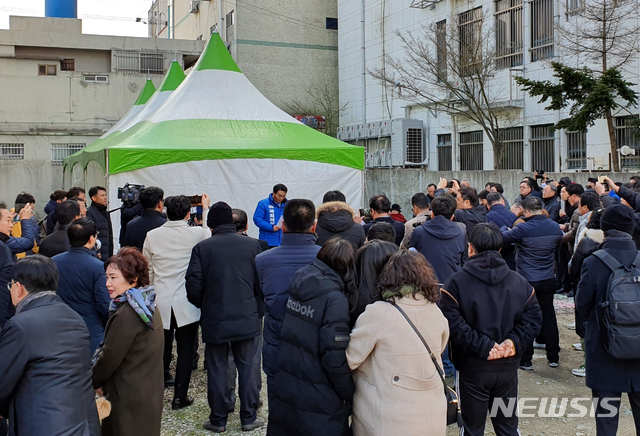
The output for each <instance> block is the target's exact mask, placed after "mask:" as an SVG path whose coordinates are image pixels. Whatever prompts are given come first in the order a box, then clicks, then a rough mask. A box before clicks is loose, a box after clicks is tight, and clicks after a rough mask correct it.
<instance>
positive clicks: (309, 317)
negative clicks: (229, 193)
mask: <svg viewBox="0 0 640 436" xmlns="http://www.w3.org/2000/svg"><path fill="white" fill-rule="evenodd" d="M538 182H540V183H538ZM87 197H88V198H89V199H90V200H91V205H90V206H89V207H86V202H87ZM287 197H288V188H287V187H286V186H285V185H282V184H277V185H275V186H274V188H273V192H272V193H271V194H270V195H269V197H268V198H266V199H264V200H262V201H261V202H259V203H258V205H257V207H256V209H255V211H254V213H253V223H254V224H255V226H256V227H257V228H258V229H259V237H258V238H257V239H255V238H252V237H249V236H248V235H247V231H248V229H249V225H250V224H249V218H248V215H247V212H246V211H243V210H241V209H233V208H232V207H231V206H230V205H229V204H227V203H224V202H217V203H214V204H211V199H210V198H209V196H207V195H206V194H203V195H202V196H201V203H200V204H198V205H196V204H193V200H192V199H190V198H189V197H186V196H184V195H178V196H171V197H167V198H165V196H164V191H163V190H162V189H161V188H160V187H146V188H144V189H142V191H141V192H140V195H139V202H138V203H136V204H134V205H128V207H127V208H126V211H125V209H124V208H123V213H122V221H121V223H122V224H123V225H122V229H121V232H120V234H119V242H120V244H119V245H120V246H121V247H122V248H120V249H119V250H118V251H117V252H116V250H115V246H116V244H115V243H114V234H113V226H112V224H111V218H110V213H109V210H108V209H107V191H106V189H105V188H103V187H100V186H95V187H91V188H90V189H89V190H88V195H87V194H86V193H85V190H84V189H83V188H80V187H76V188H72V189H71V190H69V191H66V192H65V191H55V192H54V193H53V194H51V197H50V201H49V203H48V204H47V205H46V207H45V209H44V210H45V213H46V218H44V219H42V220H41V222H38V221H37V220H36V218H35V216H34V209H35V199H34V198H33V196H31V195H30V194H28V193H21V194H20V195H18V197H17V198H16V200H15V203H14V206H13V207H12V208H9V207H7V206H6V205H4V204H0V328H1V329H2V330H1V333H0V417H2V418H0V434H3V435H4V434H6V432H8V434H9V435H15V436H32V435H33V436H35V435H38V436H39V435H45V434H46V435H53V436H55V435H60V436H62V435H65V436H73V435H78V436H80V435H82V436H87V435H98V434H102V435H113V436H129V435H131V436H139V435H149V436H159V435H160V429H161V419H162V410H163V398H164V394H165V389H167V388H171V387H172V388H173V401H172V403H171V407H172V409H173V410H179V409H183V408H186V407H189V406H191V405H192V404H193V401H194V400H193V399H192V398H191V397H189V384H190V381H191V375H192V371H193V370H194V369H195V368H196V367H197V364H198V361H199V359H200V357H201V356H199V354H198V348H199V347H198V346H199V343H200V338H199V336H200V335H201V338H202V342H203V343H204V344H205V348H204V350H205V351H204V356H202V357H203V358H204V368H205V369H206V374H207V398H208V403H209V404H208V405H209V408H210V415H209V418H208V419H207V421H206V422H204V424H203V427H204V429H207V430H210V431H211V432H214V433H222V432H224V431H226V426H227V419H228V416H229V414H230V413H231V412H232V411H233V410H234V409H235V405H236V404H235V403H236V389H235V387H236V378H237V382H238V394H237V399H239V402H240V408H239V410H240V421H241V426H242V430H244V431H250V430H254V429H257V428H260V427H263V426H265V425H267V434H268V435H271V436H278V435H283V436H292V435H304V436H313V435H336V436H341V435H344V436H346V435H351V434H354V435H356V436H365V435H381V436H382V435H385V436H387V435H391V434H402V435H405V436H409V435H418V434H420V435H424V434H427V435H434V436H443V435H445V433H446V427H447V425H448V424H451V423H453V422H457V423H458V425H460V426H462V432H463V433H464V434H465V435H482V434H484V431H485V423H486V420H487V414H488V411H489V410H494V404H496V402H498V401H501V402H502V404H504V403H505V402H508V401H509V399H515V398H517V397H518V371H519V370H522V371H531V370H535V369H536V368H535V367H534V365H533V355H534V349H535V348H539V349H544V350H545V353H546V358H547V363H548V365H549V367H551V368H559V361H560V357H561V354H560V352H561V349H560V341H559V331H558V323H557V319H556V313H555V309H554V296H555V295H556V294H558V293H563V294H566V295H567V296H568V297H572V298H575V303H576V311H575V324H574V327H573V328H575V330H576V333H577V335H578V336H579V337H580V338H581V343H580V344H575V346H576V347H577V348H580V349H582V350H583V351H584V352H585V364H584V365H582V366H581V367H580V368H576V369H574V370H573V371H572V372H573V374H574V375H576V376H580V377H584V376H586V384H587V386H588V387H589V388H591V389H592V392H593V397H594V401H595V404H596V406H595V407H596V413H595V421H596V428H597V434H598V435H614V434H616V432H617V427H618V416H619V409H620V399H621V395H622V393H627V394H628V396H629V400H630V403H631V408H632V411H633V414H634V418H635V422H636V428H637V431H638V432H640V339H639V338H640V336H639V335H638V331H640V252H639V251H638V249H639V248H640V177H633V178H632V179H631V180H630V181H629V183H619V182H614V181H613V180H611V179H610V178H607V177H602V178H600V179H590V181H589V184H588V185H587V186H582V185H580V184H577V183H573V182H572V181H571V180H570V179H569V178H568V177H563V178H562V179H561V180H560V181H558V182H555V181H551V180H547V179H546V176H544V175H538V174H536V175H535V177H527V178H525V179H523V180H522V182H521V184H520V186H519V195H518V196H517V197H516V198H514V199H512V200H513V201H512V202H511V203H509V201H508V199H507V198H505V196H504V190H503V188H502V186H501V185H500V184H497V183H492V182H489V183H487V184H486V185H485V186H484V189H483V190H482V191H481V192H478V190H477V189H475V188H474V187H472V186H470V184H469V182H468V181H466V180H463V181H458V180H451V181H448V180H445V179H440V180H439V183H437V184H430V185H429V186H428V188H427V192H426V193H422V192H420V193H417V194H415V195H414V196H413V197H412V199H411V205H412V211H411V212H412V216H411V217H410V218H406V217H405V216H404V215H403V214H402V210H401V207H400V206H399V205H398V204H392V203H391V201H390V200H389V198H387V197H386V196H385V195H375V196H373V197H371V199H370V200H369V204H368V206H369V212H368V213H364V214H363V213H362V212H363V210H360V211H358V212H355V211H354V210H353V209H352V208H351V206H349V204H348V202H347V199H346V198H345V196H344V194H342V193H341V192H340V191H328V192H327V193H326V194H325V196H324V198H323V201H322V204H321V205H317V206H316V205H315V204H314V203H313V202H312V201H310V200H308V199H304V198H293V199H288V198H287ZM192 214H193V215H194V216H192ZM174 341H175V343H176V346H175V348H174ZM174 350H175V351H174ZM174 352H175V354H176V356H175V357H176V365H175V373H174V374H175V375H173V374H172V366H171V363H172V360H173V358H174ZM262 371H264V373H265V374H266V381H267V383H266V389H267V399H268V421H267V422H265V420H263V419H262V418H260V417H258V409H259V408H260V407H262V406H263V404H262V401H261V400H260V391H261V389H263V386H262ZM449 377H455V385H456V390H455V392H456V393H455V395H454V394H452V393H451V391H448V388H447V382H446V378H449ZM456 395H457V399H456V398H454V397H455V396H456ZM105 399H106V401H105ZM603 399H606V400H607V403H606V404H602V403H601V402H599V400H603ZM97 404H98V405H99V406H97ZM105 404H107V405H108V407H107V406H105ZM458 405H459V407H458ZM611 407H613V408H614V409H615V412H616V413H615V414H613V415H612V414H611V413H608V414H607V413H604V412H607V411H611V410H612V409H611ZM452 411H453V414H452ZM601 412H602V413H601ZM491 421H492V425H493V428H494V431H495V432H496V434H500V435H514V436H515V435H518V434H519V430H518V417H517V414H514V413H511V414H509V413H508V412H507V411H506V410H503V409H501V408H498V409H497V413H495V414H492V415H491ZM639 434H640V433H639Z"/></svg>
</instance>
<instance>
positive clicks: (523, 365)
mask: <svg viewBox="0 0 640 436" xmlns="http://www.w3.org/2000/svg"><path fill="white" fill-rule="evenodd" d="M519 368H520V369H522V370H524V371H533V363H531V362H529V363H521V364H520V366H519Z"/></svg>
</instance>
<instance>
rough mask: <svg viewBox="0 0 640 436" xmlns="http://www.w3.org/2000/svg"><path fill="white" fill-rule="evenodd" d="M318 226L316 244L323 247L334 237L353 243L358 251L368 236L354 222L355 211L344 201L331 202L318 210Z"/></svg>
mask: <svg viewBox="0 0 640 436" xmlns="http://www.w3.org/2000/svg"><path fill="white" fill-rule="evenodd" d="M316 213H317V216H318V225H317V227H316V234H317V235H318V239H317V240H316V244H318V245H320V246H322V245H324V243H325V242H327V241H328V240H329V239H331V238H333V237H340V238H342V239H346V240H347V241H349V242H351V243H352V244H353V246H354V248H355V249H356V250H357V249H358V248H360V247H362V245H363V244H364V241H365V240H366V239H367V236H366V235H365V234H364V229H363V228H362V226H361V225H360V224H358V223H356V222H354V221H353V216H354V212H353V209H351V207H350V206H349V205H348V204H347V203H343V202H342V201H330V202H328V203H324V204H323V205H322V206H320V207H318V209H317V212H316Z"/></svg>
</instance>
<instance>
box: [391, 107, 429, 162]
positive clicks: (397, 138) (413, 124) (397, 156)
mask: <svg viewBox="0 0 640 436" xmlns="http://www.w3.org/2000/svg"><path fill="white" fill-rule="evenodd" d="M425 157H426V152H425V141H424V126H423V123H422V120H414V119H407V118H401V119H398V120H393V121H392V122H391V165H392V166H405V165H422V164H423V163H424V161H425V160H426V159H425Z"/></svg>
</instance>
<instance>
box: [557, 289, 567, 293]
mask: <svg viewBox="0 0 640 436" xmlns="http://www.w3.org/2000/svg"><path fill="white" fill-rule="evenodd" d="M567 292H568V291H565V289H564V288H560V289H558V290H557V291H556V294H566V293H567Z"/></svg>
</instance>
